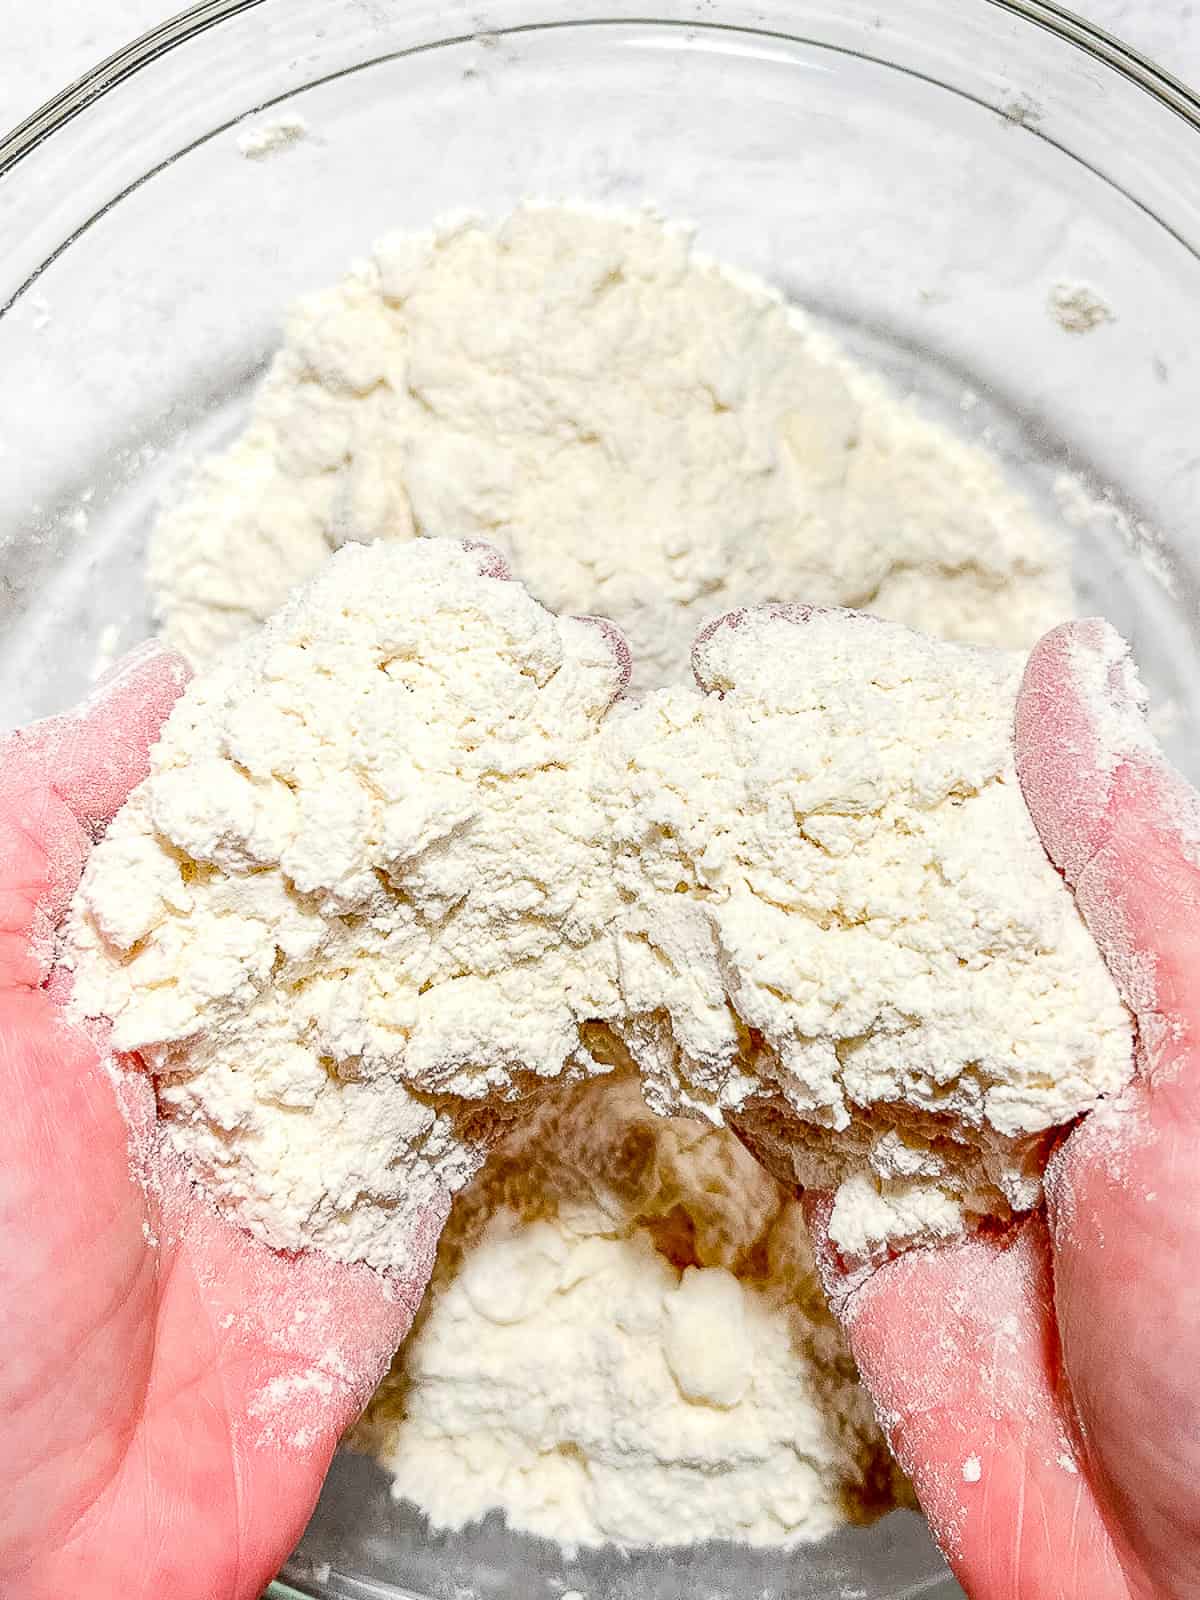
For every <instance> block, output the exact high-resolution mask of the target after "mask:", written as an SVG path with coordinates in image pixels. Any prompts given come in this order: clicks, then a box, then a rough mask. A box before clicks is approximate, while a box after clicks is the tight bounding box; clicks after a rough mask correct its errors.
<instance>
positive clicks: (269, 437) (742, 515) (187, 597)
mask: <svg viewBox="0 0 1200 1600" xmlns="http://www.w3.org/2000/svg"><path fill="white" fill-rule="evenodd" d="M417 534H425V535H431V536H434V537H443V538H452V539H462V538H480V539H485V540H488V541H490V542H492V543H493V544H495V545H497V546H498V547H499V548H501V549H502V550H503V551H504V552H505V553H506V554H507V556H508V557H509V559H510V560H511V562H512V564H513V566H514V569H515V571H516V573H517V575H518V576H519V577H520V578H521V579H522V580H523V581H524V582H525V583H527V584H528V586H529V588H530V590H531V592H532V593H533V594H534V595H536V596H537V597H538V599H540V600H541V601H542V602H543V603H544V604H545V605H547V606H549V607H550V608H551V609H552V610H555V611H560V612H575V613H596V614H599V615H603V616H606V617H609V618H611V619H612V620H614V621H615V622H616V623H617V624H618V625H619V626H620V627H621V628H622V630H623V631H624V632H625V634H626V636H627V637H628V639H629V641H630V643H631V645H632V646H633V652H634V656H635V660H636V664H637V665H636V672H637V679H636V682H637V683H638V684H640V685H644V686H650V685H655V684H664V683H669V682H672V681H676V680H678V679H680V678H681V677H683V676H684V675H685V673H686V669H687V656H688V650H689V648H690V646H691V641H692V636H693V634H694V633H695V632H696V630H697V628H698V627H699V626H700V625H701V624H702V623H703V622H705V621H706V620H707V619H708V618H709V617H710V616H713V615H716V614H717V613H719V612H721V611H724V610H728V609H729V608H730V607H732V606H735V605H753V604H757V603H759V602H762V601H768V600H796V599H803V600H805V601H808V602H810V603H816V604H821V605H844V606H858V607H864V608H866V609H869V610H872V611H874V612H876V613H878V614H880V615H884V616H891V617H894V618H896V619H897V620H900V621H905V622H909V623H912V624H913V625H915V626H918V627H921V628H924V629H926V630H927V631H930V632H933V633H936V634H939V635H942V636H944V637H947V638H954V639H965V640H973V641H976V642H980V643H990V644H1003V645H1013V646H1021V645H1031V644H1033V642H1034V641H1035V639H1036V638H1037V637H1038V636H1039V634H1040V633H1042V632H1044V631H1045V630H1046V629H1047V628H1049V627H1051V626H1052V625H1053V624H1054V623H1056V622H1058V621H1061V619H1062V618H1063V616H1065V615H1067V614H1068V613H1069V612H1070V611H1071V609H1072V607H1071V595H1070V589H1069V584H1068V581H1067V577H1066V572H1065V559H1064V554H1063V550H1062V548H1061V547H1060V544H1059V541H1058V539H1057V538H1056V537H1055V536H1054V535H1053V534H1052V533H1051V532H1050V531H1049V530H1048V528H1047V527H1046V526H1044V525H1043V524H1042V523H1041V522H1040V521H1039V520H1038V518H1037V517H1036V516H1035V514H1034V512H1033V510H1032V508H1031V507H1030V505H1029V504H1028V502H1027V501H1026V500H1025V499H1024V497H1023V496H1022V495H1021V494H1020V493H1018V492H1017V491H1015V490H1014V489H1013V488H1012V487H1010V486H1009V484H1008V483H1007V482H1006V480H1005V476H1004V473H1003V472H1002V471H1001V469H1000V467H999V465H998V464H997V463H996V462H995V461H994V460H993V458H992V457H991V456H989V455H988V454H987V453H986V452H985V451H983V450H981V449H980V448H978V447H976V446H973V445H971V444H968V443H967V442H965V441H964V440H962V439H959V438H957V437H956V436H955V435H954V434H952V433H951V432H950V431H948V430H947V429H946V428H944V427H942V426H940V425H938V424H937V423H934V422H931V421H930V420H928V419H927V418H925V417H923V416H922V415H921V413H920V412H919V410H918V409H917V408H916V406H915V405H914V404H912V403H911V402H910V401H909V400H907V399H906V398H905V397H903V396H902V395H899V394H897V393H896V392H895V391H894V390H892V389H891V388H890V387H889V386H888V385H887V384H886V383H885V382H883V381H882V380H881V379H880V378H878V377H877V376H875V375H873V374H872V373H869V372H867V371H865V370H863V369H862V368H861V367H859V366H858V365H856V364H855V363H853V362H851V361H849V360H848V359H847V358H846V357H845V356H844V355H843V354H842V353H841V351H840V350H839V348H838V346H837V345H836V343H835V342H834V341H833V340H832V339H831V338H830V337H829V336H828V335H827V334H826V333H824V332H822V331H821V330H820V329H818V328H817V327H816V326H815V325H813V324H812V323H811V322H810V321H809V319H808V318H807V317H806V316H805V315H804V313H802V312H800V311H798V310H795V309H793V308H791V307H788V306H787V305H785V304H784V303H783V302H782V301H781V300H780V298H779V296H778V295H777V294H775V293H774V292H773V291H771V290H770V289H768V288H767V286H766V285H765V284H762V283H760V282H757V281H755V280H753V279H750V278H748V277H747V276H745V275H744V274H738V273H735V272H732V271H729V270H726V269H724V268H722V267H720V266H719V265H716V264H714V263H713V262H711V261H708V260H705V259H703V258H701V257H700V256H698V255H695V254H693V253H692V250H691V240H690V234H689V232H688V230H686V229H685V228H683V227H680V226H678V225H668V224H665V223H663V222H662V221H660V220H659V219H657V218H656V217H654V216H653V215H651V214H649V213H640V214H634V215H622V214H615V213H604V212H598V211H589V210H585V209H583V208H580V207H575V208H571V207H564V206H534V205H524V206H521V207H519V208H518V209H517V210H516V211H515V212H514V213H513V214H512V215H511V216H509V217H507V218H505V219H504V220H503V221H501V222H499V223H498V224H495V225H491V224H488V223H485V222H483V221H481V220H479V219H473V218H459V219H457V220H455V221H453V222H450V223H447V224H444V225H443V226H441V227H438V228H435V229H433V230H431V231H427V232H424V233H419V234H413V235H400V236H395V237H392V238H389V239H386V240H385V241H384V242H383V243H382V244H381V245H380V246H379V247H378V249H377V250H376V252H375V254H374V256H373V257H372V258H371V259H370V260H369V261H368V262H366V263H364V264H363V265H362V266H360V267H358V268H356V269H355V270H354V271H353V272H352V273H351V274H350V275H349V276H348V277H347V278H346V280H345V281H344V282H343V283H342V284H340V285H339V286H337V287H336V288H332V289H329V290H327V291H325V292H323V293H318V294H314V295H312V296H310V297H309V298H307V299H304V300H302V301H300V303H299V304H298V305H297V306H296V307H295V309H294V311H293V313H292V315H291V318H290V320H289V323H288V328H287V337H286V341H285V343H284V345H283V348H282V349H281V350H280V352H279V353H278V355H277V356H276V358H275V360H274V362H273V364H272V367H271V370H270V372H269V374H268V376H267V378H266V380H265V382H264V383H263V385H262V387H261V389H260V390H259V392H258V394H257V396H256V397H255V400H254V402H253V406H252V410H251V415H250V419H249V422H248V424H247V425H246V428H245V431H244V432H243V433H242V435H241V436H240V438H238V439H237V441H236V442H235V443H234V444H232V445H231V446H230V447H229V448H228V449H227V450H226V451H225V452H224V453H222V454H219V455H217V456H215V457H214V458H212V459H211V460H208V461H206V462H204V463H202V464H201V465H200V466H199V468H198V469H197V471H196V472H195V474H194V475H193V477H192V479H191V481H190V482H189V483H188V484H187V485H186V486H185V487H184V488H183V490H182V493H181V495H180V497H179V498H178V499H177V501H176V502H175V503H174V504H173V505H172V506H171V507H170V508H169V509H168V510H167V511H166V512H165V513H164V514H163V515H162V516H161V518H160V520H159V522H158V525H157V527H156V529H155V532H154V535H153V538H152V541H151V547H150V558H149V570H148V578H149V583H150V588H151V591H152V593H153V595H154V597H155V605H156V610H157V614H158V617H159V619H160V622H161V626H162V629H163V632H164V634H165V636H166V638H167V640H168V641H169V642H170V643H171V644H173V645H175V646H177V647H178V648H179V649H180V650H182V652H183V653H184V654H185V655H186V656H188V657H189V658H190V659H191V660H192V662H193V663H194V664H196V665H202V664H204V663H206V662H208V661H209V660H211V659H212V658H213V656H214V654H215V653H216V652H217V651H218V650H219V648H220V647H221V646H223V645H225V644H227V643H228V642H229V641H231V640H232V639H235V638H237V637H239V636H241V635H242V634H243V633H245V632H246V631H247V630H249V629H252V628H253V627H254V626H256V625H257V624H258V623H260V622H261V621H263V620H264V619H265V618H266V617H267V616H269V615H270V614H271V613H272V612H273V611H274V610H275V609H276V608H277V607H278V606H279V605H281V604H282V603H283V601H284V600H285V599H286V598H287V596H288V594H289V592H290V591H291V589H292V588H293V587H294V586H295V585H296V584H297V583H300V582H302V581H303V580H304V579H306V578H308V577H309V576H310V575H311V574H312V573H313V572H314V571H315V570H316V569H317V567H318V566H319V565H320V564H321V562H322V561H323V560H324V559H325V557H326V556H327V555H328V554H329V552H330V551H331V550H332V549H335V548H337V547H338V546H339V545H341V544H343V543H344V542H346V541H348V540H358V541H363V542H366V541H370V540H374V539H380V538H382V539H397V540H407V539H411V538H413V537H414V536H415V535H417Z"/></svg>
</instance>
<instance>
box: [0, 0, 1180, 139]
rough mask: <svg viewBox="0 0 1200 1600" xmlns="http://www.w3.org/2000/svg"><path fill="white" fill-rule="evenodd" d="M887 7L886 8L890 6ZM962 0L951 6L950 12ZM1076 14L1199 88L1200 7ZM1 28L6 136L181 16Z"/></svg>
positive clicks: (80, 9) (164, 4) (1079, 2)
mask: <svg viewBox="0 0 1200 1600" xmlns="http://www.w3.org/2000/svg"><path fill="white" fill-rule="evenodd" d="M885 3H886V0H885ZM955 3H956V0H945V4H946V5H948V6H952V5H954V4H955ZM1074 4H1075V9H1076V10H1077V11H1079V12H1080V13H1081V14H1082V15H1084V16H1086V17H1088V18H1090V19H1091V20H1092V21H1094V22H1098V23H1099V24H1100V25H1101V26H1102V27H1104V28H1107V29H1108V30H1109V31H1110V32H1111V33H1115V34H1116V35H1117V36H1118V37H1120V38H1122V39H1125V40H1126V41H1127V42H1128V43H1129V44H1132V45H1135V46H1136V47H1137V48H1138V49H1139V50H1141V51H1142V52H1143V53H1144V54H1146V55H1148V56H1152V57H1154V58H1155V59H1156V60H1158V61H1159V62H1160V63H1161V64H1162V65H1163V66H1164V67H1166V68H1167V69H1168V70H1169V71H1171V72H1173V73H1175V75H1176V76H1177V77H1180V78H1183V79H1185V80H1186V81H1187V82H1189V83H1192V84H1197V85H1200V0H1074ZM9 8H11V9H10V14H9V16H8V18H7V20H6V21H5V22H3V23H2V24H0V131H2V130H4V129H6V128H11V127H12V126H14V125H15V124H16V123H18V122H20V121H21V119H22V118H23V117H25V116H27V115H28V114H29V112H30V111H33V110H34V109H35V108H36V107H37V106H38V105H40V104H41V103H42V101H44V100H47V99H49V97H50V96H51V95H52V94H54V93H55V92H56V91H57V90H59V89H61V88H63V87H65V85H67V84H68V83H70V82H72V80H74V79H75V78H77V77H79V76H80V75H81V74H82V73H83V72H86V71H87V69H88V68H89V67H91V66H94V65H95V63H96V62H97V61H100V60H102V59H103V58H104V57H105V56H107V55H110V54H111V53H112V52H113V51H114V50H116V49H118V48H119V47H120V46H121V45H123V44H126V43H128V41H129V40H130V39H133V38H136V37H137V35H138V34H140V33H144V32H146V30H147V29H148V28H150V27H152V26H154V24H156V23H158V22H161V21H162V20H163V19H164V18H165V17H168V16H170V15H172V14H173V13H174V12H176V11H178V10H179V9H181V7H180V4H179V3H178V0H176V3H174V4H173V3H172V0H36V3H34V0H9V7H6V9H9Z"/></svg>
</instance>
